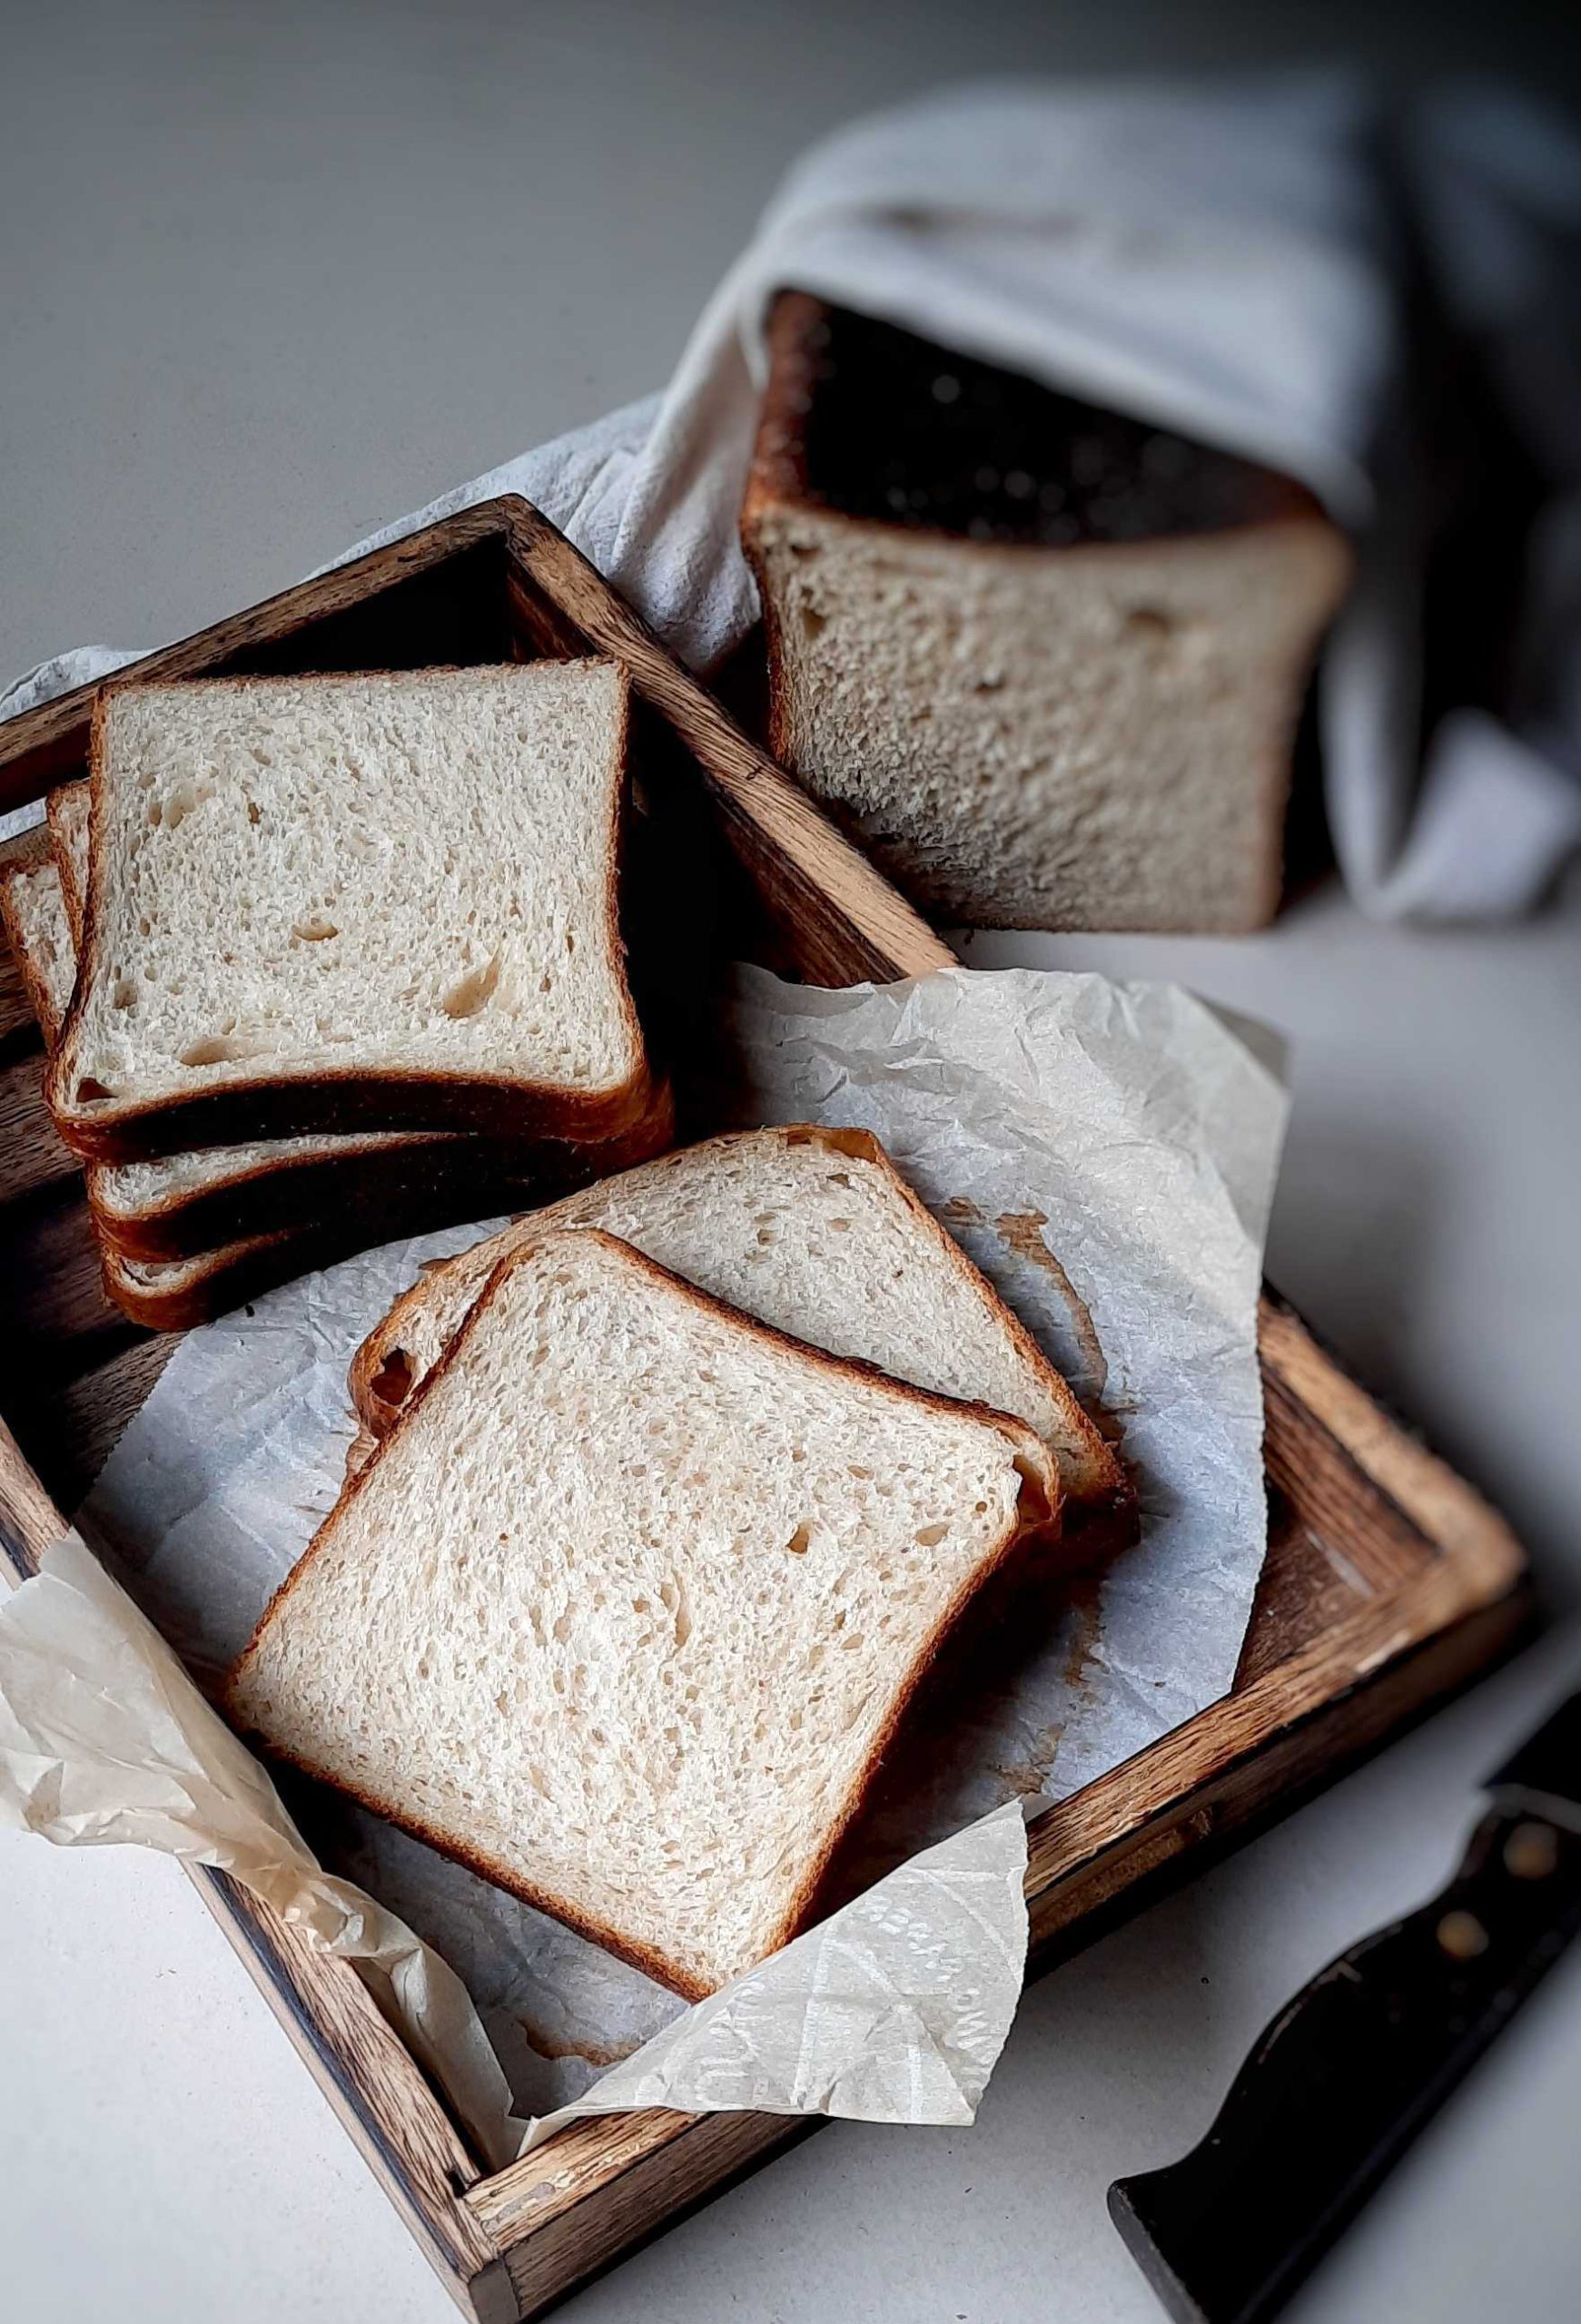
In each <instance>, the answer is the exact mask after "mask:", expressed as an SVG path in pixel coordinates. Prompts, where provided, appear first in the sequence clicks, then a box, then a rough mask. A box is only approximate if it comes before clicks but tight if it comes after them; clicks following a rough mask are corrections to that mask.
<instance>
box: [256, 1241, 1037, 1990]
mask: <svg viewBox="0 0 1581 2324" xmlns="http://www.w3.org/2000/svg"><path fill="white" fill-rule="evenodd" d="M1057 1497H1058V1483H1057V1480H1056V1477H1055V1473H1054V1468H1053V1463H1052V1461H1051V1460H1050V1459H1049V1456H1048V1454H1047V1452H1045V1450H1044V1448H1043V1446H1042V1443H1040V1442H1039V1440H1038V1438H1037V1437H1036V1436H1035V1435H1034V1434H1033V1432H1032V1430H1031V1429H1029V1428H1027V1427H1026V1426H1025V1425H1024V1424H1023V1423H1022V1422H1020V1421H1017V1420H1012V1419H1008V1418H1006V1417H1005V1416H1003V1414H998V1413H990V1412H988V1411H986V1410H984V1409H983V1408H982V1407H978V1406H972V1405H965V1404H953V1403H947V1402H946V1401H945V1400H944V1399H943V1398H940V1397H935V1396H929V1395H924V1394H923V1393H920V1392H919V1391H918V1390H916V1389H914V1388H905V1387H901V1386H899V1385H897V1384H895V1383H894V1382H893V1381H889V1380H885V1379H884V1378H882V1377H880V1376H879V1375H878V1374H874V1373H872V1372H869V1371H867V1370H865V1369H864V1368H863V1367H861V1366H858V1365H855V1364H847V1363H843V1362H841V1361H840V1360H839V1359H838V1358H836V1357H835V1356H830V1355H825V1354H818V1353H815V1351H813V1350H811V1349H808V1348H805V1347H803V1346H801V1345H799V1344H796V1343H795V1342H793V1341H789V1340H786V1339H785V1338H784V1337H783V1336H782V1335H781V1334H778V1333H776V1332H772V1331H769V1330H767V1329H766V1327H765V1326H763V1325H761V1324H754V1323H751V1322H749V1321H748V1320H747V1319H746V1317H745V1316H743V1315H738V1314H737V1313H736V1311H735V1310H733V1309H731V1308H729V1307H726V1306H724V1305H721V1304H720V1303H719V1302H718V1301H716V1300H714V1299H710V1298H708V1297H707V1295H705V1294H703V1293H701V1292H698V1291H697V1290H696V1289H694V1288H692V1287H691V1286H689V1285H685V1284H682V1283H680V1282H678V1281H677V1278H676V1277H675V1276H674V1275H667V1274H666V1273H665V1272H664V1270H663V1269H662V1268H660V1267H657V1266H655V1265H653V1263H652V1262H651V1261H650V1260H648V1259H646V1258H644V1257H643V1256H641V1255H640V1254H639V1253H637V1252H636V1251H634V1250H633V1249H631V1247H630V1246H629V1245H627V1244H624V1243H620V1242H618V1241H617V1240H616V1239H615V1238H614V1237H613V1236H608V1235H605V1234H601V1233H598V1232H597V1231H592V1232H584V1233H576V1234H561V1235H550V1236H544V1237H543V1238H541V1239H540V1240H539V1241H538V1242H537V1243H535V1244H534V1245H532V1246H530V1247H529V1248H527V1249H525V1250H519V1251H518V1252H517V1253H516V1254H515V1256H512V1257H510V1258H508V1259H506V1260H505V1261H504V1262H503V1263H502V1264H501V1265H500V1266H499V1268H498V1269H497V1270H496V1272H495V1274H494V1275H493V1277H492V1279H491V1281H490V1283H489V1286H488V1289H487V1291H486V1292H485V1294H484V1295H483V1297H482V1298H481V1299H480V1300H479V1302H478V1304H477V1305H476V1306H475V1307H474V1309H473V1311H472V1314H471V1315H470V1316H469V1318H468V1321H467V1323H466V1324H465V1325H464V1327H463V1328H462V1330H461V1331H460V1332H459V1334H458V1335H457V1337H456V1338H455V1340H454V1341H453V1342H452V1343H451V1344H450V1349H449V1350H448V1351H447V1353H446V1355H445V1357H444V1359H443V1361H442V1363H441V1364H440V1366H439V1367H438V1369H437V1370H436V1371H435V1372H434V1373H433V1374H432V1375H431V1377H430V1380H429V1383H428V1384H427V1386H426V1388H425V1389H424V1391H423V1393H422V1395H421V1396H420V1398H419V1400H418V1401H417V1403H416V1404H415V1405H414V1406H413V1408H412V1409H411V1411H410V1413H408V1414H407V1416H406V1418H405V1420H404V1421H403V1422H402V1423H401V1425H400V1427H399V1428H398V1429H396V1430H395V1431H394V1432H393V1433H391V1434H390V1436H388V1437H387V1438H386V1439H385V1440H384V1442H383V1443H382V1444H380V1447H379V1450H378V1451H377V1452H376V1453H375V1454H374V1456H373V1458H372V1459H371V1461H370V1462H368V1464H367V1466H366V1467H364V1468H363V1469H362V1470H361V1472H359V1473H358V1474H357V1475H356V1476H355V1477H354V1478H353V1479H352V1480H351V1483H350V1484H349V1485H348V1486H347V1487H346V1489H345V1491H344V1492H343V1493H342V1495H341V1500H340V1502H339V1503H338V1505H337V1507H336V1509H335V1511H334V1512H333V1513H332V1515H331V1517H330V1519H329V1521H327V1523H326V1524H325V1525H324V1526H323V1527H322V1528H321V1531H320V1532H319V1533H318V1535H317V1536H316V1538H315V1540H314V1541H313V1542H312V1543H311V1546H310V1548H309V1549H308V1551H307V1552H306V1554H305V1555H304V1556H303V1558H302V1559H301V1562H300V1563H299V1564H298V1566H297V1568H296V1570H295V1571H294V1572H293V1573H292V1575H291V1578H290V1580H289V1581H287V1582H286V1583H285V1585H284V1586H283V1588H282V1590H280V1591H279V1592H278V1593H277V1594H276V1596H275V1598H274V1600H273V1601H272V1604H271V1606H270V1608H269V1610H268V1611H267V1612H266V1613H265V1615H264V1618H263V1620H262V1623H261V1624H260V1626H259V1629H258V1630H257V1632H256V1633H255V1635H254V1637H253V1639H252V1644H251V1645H250V1646H249V1648H248V1649H247V1651H246V1653H245V1654H244V1655H243V1656H242V1659H241V1661H240V1663H239V1664H238V1665H237V1667H236V1669H234V1671H233V1672H232V1677H231V1679H230V1682H229V1686H228V1689H227V1702H228V1707H229V1709H230V1710H231V1713H232V1716H233V1717H234V1718H235V1719H236V1720H237V1722H238V1723H239V1724H240V1725H241V1726H242V1727H243V1728H247V1729H249V1730H251V1731H252V1733H254V1734H256V1735H258V1736H260V1737H262V1739H263V1741H264V1742H265V1743H266V1744H267V1745H269V1746H270V1747H271V1748H272V1749H273V1750H274V1751H276V1752H277V1753H279V1754H280V1755H282V1757H283V1758H287V1759H290V1760H291V1761H294V1762H295V1763H296V1764H297V1765H299V1766H301V1767H302V1768H306V1769H308V1770H309V1771H310V1772H311V1773H312V1774H314V1775H317V1776H320V1777H324V1778H326V1779H327V1780H328V1781H330V1782H331V1783H334V1784H337V1785H339V1786H341V1787H342V1788H343V1789H345V1790H347V1791H349V1792H351V1793H352V1794H354V1795H355V1796H356V1797H358V1798H359V1799H361V1800H362V1801H363V1802H364V1803H365V1804H366V1805H367V1806H368V1807H371V1808H373V1809H374V1810H375V1811H376V1812H378V1813H379V1814H380V1815H384V1816H387V1817H390V1818H391V1819H392V1820H393V1821H394V1822H396V1823H399V1824H401V1825H403V1826H405V1827H407V1828H408V1829H409V1830H410V1831H413V1832H415V1833H417V1834H418V1835H419V1837H422V1838H424V1839H427V1840H430V1841H431V1842H432V1843H433V1844H434V1845H435V1846H439V1847H440V1848H442V1849H444V1850H445V1851H447V1852H448V1853H449V1854H450V1855H453V1856H458V1857H459V1858H461V1859H463V1860H464V1861H465V1862H467V1863H469V1864H470V1865H471V1866H473V1867H474V1868H475V1869H476V1870H478V1871H479V1872H481V1873H483V1874H484V1875H485V1876H487V1877H489V1878H490V1879H493V1880H495V1881H498V1882H499V1884H500V1885H501V1886H505V1887H508V1888H510V1889H512V1890H514V1891H515V1892H516V1893H517V1894H518V1895H519V1896H525V1897H527V1898H528V1899H529V1901H530V1902H531V1903H533V1904H535V1905H539V1906H540V1907H541V1908H542V1909H544V1910H545V1911H548V1912H550V1913H553V1914H555V1915H558V1917H559V1918H561V1919H563V1920H565V1921H568V1923H570V1925H572V1926H573V1927H576V1928H579V1929H581V1930H583V1931H584V1932H585V1933H586V1934H588V1935H590V1936H593V1937H595V1938H596V1939H597V1940H598V1941H599V1942H600V1943H602V1944H604V1945H608V1947H609V1948H610V1949H611V1950H613V1951H615V1952H617V1953H619V1954H621V1955H624V1956H625V1957H626V1958H627V1959H628V1960H631V1961H634V1962H635V1963H636V1964H637V1965H638V1966H639V1967H641V1968H643V1969H645V1970H647V1972H648V1974H650V1975H653V1976H656V1977H658V1978H661V1979H662V1980H663V1981H664V1982H665V1983H666V1984H669V1985H671V1986H673V1987H674V1988H675V1990H676V1991H677V1993H682V1994H688V1995H692V1996H698V1995H701V1994H707V1993H711V1992H713V1991H715V1990H716V1988H717V1987H718V1986H719V1985H721V1984H725V1983H726V1980H727V1979H729V1978H731V1977H733V1976H735V1975H736V1974H737V1973H738V1972H739V1971H741V1970H744V1969H746V1968H748V1967H749V1966H750V1965H752V1964H753V1963H754V1962H756V1961H758V1960H761V1959H762V1958H763V1957H764V1955H766V1954H768V1953H771V1952H773V1951H775V1950H776V1947H778V1946H779V1945H783V1944H785V1943H786V1941H787V1939H788V1938H790V1937H791V1936H792V1935H795V1931H796V1929H797V1927H798V1925H800V1924H801V1922H802V1920H803V1919H804V1917H805V1915H806V1914H807V1912H808V1910H809V1907H810V1906H811V1905H812V1903H813V1900H814V1897H815V1892H816V1889H817V1885H818V1881H819V1876H820V1875H821V1873H822V1872H823V1870H824V1867H825V1865H826V1863H827V1861H828V1858H829V1856H830V1854H831V1852H832V1851H833V1849H834V1847H835V1843H836V1841H837V1840H838V1838H839V1837H840V1835H841V1833H842V1832H843V1831H844V1829H845V1827H846V1825H847V1824H848V1823H849V1821H850V1819H851V1817H852V1816H853V1814H854V1813H855V1810H856V1808H857V1807H858V1806H859V1804H860V1802H861V1800H862V1797H863V1796H864V1794H865V1791H866V1790H867V1788H868V1787H869V1786H870V1785H871V1783H872V1781H873V1778H874V1773H875V1771H876V1768H877V1767H878V1763H879V1760H880V1758H881V1757H882V1755H883V1753H884V1749H885V1748H886V1746H887V1745H888V1743H889V1740H890V1738H891V1736H892V1735H893V1733H894V1728H895V1727H896V1725H897V1723H898V1721H899V1718H900V1717H901V1714H902V1711H903V1710H904V1707H905V1705H906V1702H907V1700H908V1699H909V1698H910V1696H911V1695H912V1693H913V1691H914V1689H915V1688H916V1686H917V1683H918V1681H919V1680H920V1679H921V1678H922V1676H923V1674H924V1670H925V1669H926V1668H927V1665H928V1664H929V1662H930V1661H931V1659H932V1658H933V1656H934V1652H935V1649H937V1647H938V1645H939V1644H940V1642H941V1640H943V1638H944V1635H945V1633H946V1632H947V1631H948V1630H949V1629H950V1627H951V1625H952V1624H953V1623H954V1620H955V1619H956V1618H957V1616H958V1615H959V1614H960V1612H961V1611H962V1610H963V1608H964V1607H965V1605H966V1604H967V1602H968V1601H969V1600H971V1598H972V1597H973V1594H974V1592H975V1591H976V1590H978V1589H979V1588H980V1586H981V1585H982V1584H983V1581H986V1580H987V1578H988V1577H989V1576H990V1575H991V1574H992V1573H993V1571H995V1570H996V1569H997V1568H998V1567H999V1566H1000V1564H1001V1563H1002V1562H1003V1560H1004V1559H1005V1558H1006V1557H1007V1556H1008V1555H1009V1554H1010V1552H1011V1551H1013V1547H1014V1545H1015V1543H1016V1541H1017V1539H1018V1537H1019V1536H1020V1535H1021V1533H1022V1532H1023V1530H1024V1529H1026V1528H1027V1527H1028V1526H1029V1525H1033V1524H1039V1523H1042V1521H1044V1520H1045V1519H1046V1517H1047V1516H1048V1514H1049V1511H1050V1508H1051V1506H1052V1504H1053V1503H1054V1502H1056V1501H1057Z"/></svg>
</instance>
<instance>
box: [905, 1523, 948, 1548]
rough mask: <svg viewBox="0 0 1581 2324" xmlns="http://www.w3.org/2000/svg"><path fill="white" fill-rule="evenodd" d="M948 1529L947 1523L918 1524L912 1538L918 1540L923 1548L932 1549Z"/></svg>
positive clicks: (941, 1539)
mask: <svg viewBox="0 0 1581 2324" xmlns="http://www.w3.org/2000/svg"><path fill="white" fill-rule="evenodd" d="M949 1530H950V1529H949V1527H948V1526H947V1525H919V1526H918V1527H917V1530H916V1531H915V1532H914V1534H913V1536H912V1539H913V1541H919V1542H920V1543H921V1544H922V1546H923V1548H924V1550H934V1549H937V1547H938V1545H939V1543H940V1542H941V1541H943V1540H944V1536H945V1534H946V1533H947V1532H948V1531H949Z"/></svg>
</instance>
